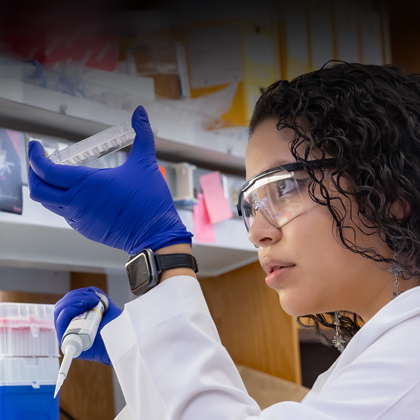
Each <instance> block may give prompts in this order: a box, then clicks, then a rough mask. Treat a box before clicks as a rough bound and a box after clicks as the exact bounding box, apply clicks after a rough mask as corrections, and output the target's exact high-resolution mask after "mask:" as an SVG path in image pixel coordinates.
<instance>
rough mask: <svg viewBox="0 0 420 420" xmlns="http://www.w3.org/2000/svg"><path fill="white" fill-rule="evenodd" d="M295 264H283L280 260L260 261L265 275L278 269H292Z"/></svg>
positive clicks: (268, 259) (267, 259)
mask: <svg viewBox="0 0 420 420" xmlns="http://www.w3.org/2000/svg"><path fill="white" fill-rule="evenodd" d="M294 265H295V264H293V263H290V262H285V261H281V260H276V259H271V258H264V259H263V260H262V261H261V266H262V268H263V270H264V271H265V272H266V273H267V274H271V273H272V272H273V271H276V270H279V269H280V268H285V267H293V266H294Z"/></svg>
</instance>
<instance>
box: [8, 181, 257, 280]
mask: <svg viewBox="0 0 420 420" xmlns="http://www.w3.org/2000/svg"><path fill="white" fill-rule="evenodd" d="M179 213H180V216H181V219H182V221H183V223H184V224H185V225H186V226H187V229H188V230H190V231H191V232H194V230H193V222H192V212H191V211H189V210H179ZM215 230H216V242H215V243H202V242H197V241H196V240H195V239H193V253H194V255H195V256H196V257H197V260H198V264H199V268H200V276H202V277H212V276H218V275H220V274H223V273H226V272H229V271H231V270H233V269H235V268H238V267H241V266H244V265H247V264H249V263H251V262H254V261H256V260H257V259H258V257H257V251H256V249H255V248H254V246H253V245H252V244H251V243H250V242H249V241H248V239H247V233H246V230H245V227H244V226H243V222H242V220H240V219H229V220H226V221H223V222H220V223H218V224H216V225H215ZM0 232H1V236H2V240H1V241H0V265H2V266H12V267H26V268H43V269H52V270H65V271H80V272H96V273H101V272H102V273H114V274H117V273H124V272H125V268H124V265H125V263H126V262H127V259H128V256H127V254H126V253H125V252H124V251H120V250H116V249H113V248H110V247H107V246H104V245H101V244H97V243H95V242H92V241H90V240H89V239H86V238H85V237H83V236H82V235H80V234H79V233H77V232H75V231H74V230H73V229H72V228H71V227H70V226H69V225H68V224H67V223H66V222H65V220H64V219H62V218H61V217H59V216H57V215H56V214H54V213H51V212H50V211H48V210H46V209H45V208H44V207H43V206H42V205H40V204H39V203H36V202H34V201H33V200H31V199H30V197H29V190H28V187H27V186H23V213H22V215H16V214H11V213H5V212H0Z"/></svg>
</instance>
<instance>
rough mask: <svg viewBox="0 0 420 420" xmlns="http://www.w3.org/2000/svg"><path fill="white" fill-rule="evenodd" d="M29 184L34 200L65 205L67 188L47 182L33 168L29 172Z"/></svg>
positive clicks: (54, 204)
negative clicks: (64, 199)
mask: <svg viewBox="0 0 420 420" xmlns="http://www.w3.org/2000/svg"><path fill="white" fill-rule="evenodd" d="M28 186H29V191H30V197H31V199H32V200H34V201H37V202H39V203H42V204H47V205H53V206H56V205H63V198H64V193H65V192H66V191H65V190H63V189H61V188H57V187H53V186H51V185H49V184H46V183H45V182H44V181H43V180H42V179H41V178H40V177H39V176H38V175H37V174H36V173H35V172H34V170H33V169H32V168H29V172H28Z"/></svg>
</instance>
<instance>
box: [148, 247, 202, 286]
mask: <svg viewBox="0 0 420 420" xmlns="http://www.w3.org/2000/svg"><path fill="white" fill-rule="evenodd" d="M156 254H191V247H190V245H189V244H176V245H170V246H167V247H164V248H160V249H158V250H157V251H156ZM175 276H191V277H194V278H197V276H196V274H195V273H194V270H192V269H190V268H184V267H182V268H172V269H169V270H165V271H163V272H162V273H161V274H160V276H159V283H162V282H163V281H165V280H167V279H169V278H171V277H175Z"/></svg>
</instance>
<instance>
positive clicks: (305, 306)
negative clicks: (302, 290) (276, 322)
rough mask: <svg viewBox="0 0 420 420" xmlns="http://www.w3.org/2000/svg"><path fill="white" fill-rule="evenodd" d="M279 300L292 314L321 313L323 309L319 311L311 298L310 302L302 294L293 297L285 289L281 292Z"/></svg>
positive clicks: (289, 313) (285, 309) (295, 315)
mask: <svg viewBox="0 0 420 420" xmlns="http://www.w3.org/2000/svg"><path fill="white" fill-rule="evenodd" d="M278 293H279V301H280V306H281V307H282V309H283V310H284V312H286V313H287V314H288V315H290V316H294V317H298V316H304V315H309V314H319V313H322V311H319V310H317V309H316V308H315V306H314V302H313V300H312V299H311V300H310V301H309V302H308V301H307V300H306V299H305V298H304V297H302V296H300V297H297V298H296V297H293V298H292V297H291V296H289V295H288V294H287V293H285V292H284V291H283V290H280V291H279V292H278Z"/></svg>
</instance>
